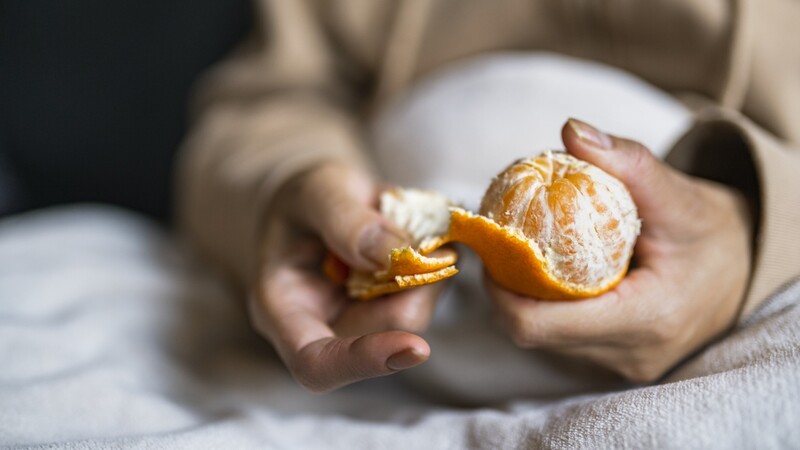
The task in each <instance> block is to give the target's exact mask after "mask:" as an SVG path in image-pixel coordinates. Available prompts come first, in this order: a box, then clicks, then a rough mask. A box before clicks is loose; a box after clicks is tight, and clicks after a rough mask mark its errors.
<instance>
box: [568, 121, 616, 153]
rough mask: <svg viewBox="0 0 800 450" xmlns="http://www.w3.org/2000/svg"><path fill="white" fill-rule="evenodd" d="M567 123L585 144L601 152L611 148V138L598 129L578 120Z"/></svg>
mask: <svg viewBox="0 0 800 450" xmlns="http://www.w3.org/2000/svg"><path fill="white" fill-rule="evenodd" d="M567 123H568V124H569V127H570V128H572V131H574V132H575V134H576V135H577V136H578V139H580V140H581V141H583V142H584V143H586V144H589V145H590V146H592V147H595V148H597V149H600V150H608V149H610V148H611V138H610V137H609V136H608V135H607V134H605V133H603V132H602V131H600V130H598V129H597V128H595V127H593V126H591V125H589V124H588V123H586V122H581V121H580V120H577V119H569V120H567Z"/></svg>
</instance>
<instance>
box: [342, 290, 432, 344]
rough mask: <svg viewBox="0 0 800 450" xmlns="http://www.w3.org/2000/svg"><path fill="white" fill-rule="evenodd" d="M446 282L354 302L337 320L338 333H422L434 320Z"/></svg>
mask: <svg viewBox="0 0 800 450" xmlns="http://www.w3.org/2000/svg"><path fill="white" fill-rule="evenodd" d="M444 287H445V283H434V284H431V285H427V286H420V287H417V288H414V289H408V290H405V291H401V292H398V293H395V294H392V295H388V296H386V297H383V298H381V299H380V301H371V302H354V303H351V304H350V305H348V307H347V308H346V309H345V310H344V312H343V313H342V315H341V316H340V317H339V319H337V321H336V325H335V326H334V330H335V331H336V334H337V335H338V336H358V335H362V334H367V333H371V332H376V331H386V330H400V331H408V332H411V333H423V332H424V331H425V330H426V329H427V328H428V325H429V324H430V322H431V318H432V317H433V312H434V310H435V308H436V302H437V300H438V298H439V296H440V295H441V293H442V290H443V289H444Z"/></svg>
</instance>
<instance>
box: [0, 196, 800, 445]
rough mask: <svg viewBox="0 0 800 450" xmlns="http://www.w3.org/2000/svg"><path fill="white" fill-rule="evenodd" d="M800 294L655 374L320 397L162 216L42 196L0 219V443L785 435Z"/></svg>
mask: <svg viewBox="0 0 800 450" xmlns="http://www.w3.org/2000/svg"><path fill="white" fill-rule="evenodd" d="M799 300H800V284H795V285H794V286H791V287H789V288H787V289H786V290H785V291H784V292H782V293H781V294H779V295H777V296H775V298H773V299H772V300H771V301H770V302H769V303H768V304H767V305H765V307H764V308H762V309H761V310H759V311H758V312H757V313H756V315H755V316H753V317H752V319H751V320H750V321H749V322H748V324H747V326H745V327H740V328H739V329H737V330H735V331H734V332H733V333H732V334H731V335H730V336H728V337H727V338H726V339H724V340H723V341H722V342H719V343H717V344H715V345H713V346H712V347H710V348H709V349H707V350H706V351H705V352H703V353H702V354H700V355H699V356H697V357H695V358H694V359H693V360H691V361H690V362H689V363H687V364H685V365H684V366H682V367H681V368H680V369H679V370H678V371H676V372H675V373H673V374H672V375H671V376H670V377H669V379H668V380H667V382H665V383H664V384H662V385H659V386H653V387H644V388H637V389H630V390H625V391H621V392H614V393H605V394H597V393H596V394H590V395H584V396H577V397H571V398H565V399H560V400H551V401H545V400H535V399H524V398H522V399H517V400H513V401H506V402H501V403H498V404H496V405H493V406H491V407H490V406H484V407H475V408H453V407H447V406H444V405H440V404H438V405H437V404H435V403H433V402H432V401H426V400H424V399H422V398H421V397H420V396H419V395H417V394H415V393H414V391H413V390H410V389H409V388H407V387H406V385H404V384H403V383H402V380H400V379H398V378H385V379H381V380H376V381H372V382H367V383H363V384H359V385H356V386H352V387H349V388H346V389H343V390H341V391H337V392H335V393H333V394H330V395H326V396H314V395H310V394H307V393H306V392H304V391H303V390H301V389H300V388H298V387H297V386H296V385H295V384H294V382H293V381H291V379H290V378H289V377H288V375H287V374H286V373H285V372H284V370H283V368H282V367H281V365H280V363H279V362H278V361H277V360H276V359H275V358H274V356H273V355H272V353H271V351H270V350H269V348H268V346H266V345H263V343H262V342H261V341H260V340H259V339H258V337H256V336H255V335H254V334H252V333H251V332H250V330H249V327H248V323H247V320H246V318H245V317H244V316H243V314H242V312H241V309H240V308H239V307H238V306H237V305H236V303H235V302H234V301H233V300H232V299H231V298H230V296H229V295H228V294H227V293H226V291H225V290H224V289H223V288H222V287H221V286H220V285H219V284H217V283H216V282H214V281H213V279H212V278H211V277H209V274H207V273H204V272H203V271H202V270H201V269H199V268H196V267H192V265H191V264H189V263H188V262H187V260H186V258H185V257H183V256H181V255H180V254H179V252H177V251H176V249H175V247H174V246H173V244H172V243H171V242H170V241H169V239H167V237H166V236H165V235H164V234H163V233H162V232H160V231H159V230H158V229H156V228H154V227H153V226H151V225H150V224H148V223H146V222H144V221H142V219H140V218H138V217H136V216H134V215H131V214H129V213H125V212H122V211H119V210H115V209H109V208H103V207H92V206H82V207H71V208H63V209H55V210H49V211H44V212H39V213H33V214H28V215H25V216H21V217H18V218H15V219H13V220H6V221H4V222H3V223H1V224H0V368H1V369H0V444H2V445H7V446H14V445H20V446H25V447H41V448H52V447H58V448H81V449H84V448H86V449H90V448H116V447H120V446H123V447H132V448H148V449H149V448H165V449H166V448H187V447H189V448H280V449H283V448H285V449H315V448H321V449H322V448H332V449H358V448H364V449H409V448H421V449H422V448H449V449H465V448H476V449H496V448H520V449H521V448H537V447H548V448H549V447H552V448H624V447H627V448H653V447H659V448H676V449H678V448H681V449H685V448H770V447H772V448H780V447H783V448H787V447H797V446H798V445H800V427H798V424H799V423H800V420H798V419H800V402H798V399H800V344H799V343H800V327H798V326H797V325H798V323H799V322H798V321H800V308H798V307H797V304H798V301H799ZM441 351H444V350H443V349H441V348H440V349H439V352H441ZM436 355H437V353H436V351H435V352H434V356H433V357H434V358H436ZM535 382H536V381H535V380H534V379H532V380H531V383H535Z"/></svg>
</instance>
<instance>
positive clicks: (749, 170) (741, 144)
mask: <svg viewBox="0 0 800 450" xmlns="http://www.w3.org/2000/svg"><path fill="white" fill-rule="evenodd" d="M733 4H735V5H736V11H737V14H736V20H735V21H734V23H733V24H732V33H731V36H732V39H731V47H730V51H731V55H732V56H731V58H730V63H729V67H728V73H729V76H728V81H729V82H728V83H726V84H725V86H724V90H725V92H723V94H722V95H721V98H720V99H719V100H720V101H719V102H718V104H716V105H714V104H711V103H704V102H702V101H701V102H699V103H697V105H698V116H697V122H696V123H695V125H694V127H693V128H692V129H691V130H690V131H689V132H688V133H687V134H686V135H685V136H684V137H683V138H682V139H681V140H680V141H679V142H678V144H677V145H676V146H675V148H674V149H673V150H672V152H671V153H670V155H669V156H668V158H667V161H668V162H670V163H671V164H673V165H675V166H677V167H678V168H679V169H681V170H684V171H686V172H688V173H690V174H693V175H697V176H701V177H704V178H709V179H712V180H715V181H719V182H722V183H725V184H727V185H730V186H733V187H735V188H737V189H739V190H740V191H741V192H742V193H744V195H745V196H746V197H747V198H748V200H749V203H750V207H751V211H752V218H753V223H754V225H755V232H754V237H753V238H754V240H753V271H752V274H751V279H750V284H749V288H748V291H747V294H746V295H745V298H744V299H743V304H742V307H741V314H740V319H744V318H745V317H747V315H749V314H750V313H751V312H752V311H753V310H755V309H756V308H757V307H758V306H759V305H760V304H761V303H762V302H763V301H764V300H765V299H766V298H767V297H768V296H769V295H770V294H771V293H773V292H774V291H775V290H777V289H779V288H780V287H781V286H782V285H784V284H786V283H788V282H790V281H792V280H793V279H795V278H797V277H798V275H800V176H798V174H800V58H798V57H797V54H796V53H797V52H794V53H792V50H791V49H790V47H791V46H789V47H787V43H789V42H800V28H798V27H797V23H798V20H800V3H798V2H786V1H783V0H764V1H759V2H757V5H756V2H753V1H751V0H737V1H734V2H733ZM720 251H724V249H720Z"/></svg>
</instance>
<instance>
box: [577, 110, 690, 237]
mask: <svg viewBox="0 0 800 450" xmlns="http://www.w3.org/2000/svg"><path fill="white" fill-rule="evenodd" d="M561 137H562V139H563V141H564V145H565V147H566V149H567V151H568V152H569V153H571V154H572V155H573V156H575V157H577V158H579V159H582V160H585V161H587V162H589V163H592V164H594V165H596V166H598V167H600V168H601V169H603V170H604V171H606V172H608V173H609V174H611V175H613V176H615V177H616V178H618V179H619V180H621V181H622V182H623V183H624V184H625V185H626V186H627V188H628V189H629V191H630V193H631V196H632V197H633V200H634V202H635V203H636V206H637V208H638V209H639V214H640V216H641V217H643V218H644V219H645V221H646V224H647V225H648V226H650V228H651V229H652V227H653V225H658V224H659V223H660V222H661V221H662V219H669V217H671V216H670V215H668V214H666V213H665V212H667V211H674V210H675V209H676V208H684V209H685V207H686V206H687V205H686V203H687V200H691V199H692V198H693V196H691V195H690V196H688V197H687V196H681V195H676V194H679V193H681V192H686V191H688V190H690V189H691V186H690V184H689V180H688V177H686V176H684V175H683V174H681V173H679V172H677V171H675V170H673V169H672V168H670V167H669V166H667V165H666V164H665V163H663V162H662V161H660V160H659V159H658V158H656V157H655V156H654V155H653V154H652V153H651V152H650V150H648V149H647V148H646V147H645V146H643V145H642V144H640V143H638V142H636V141H632V140H629V139H624V138H620V137H616V136H611V135H608V134H606V133H604V132H602V131H600V130H598V129H597V128H594V127H592V126H591V125H589V124H587V123H584V122H581V121H579V120H576V119H569V120H568V121H567V123H566V124H565V125H564V127H563V128H562V130H561ZM665 193H671V195H665ZM672 216H674V214H672Z"/></svg>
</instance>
